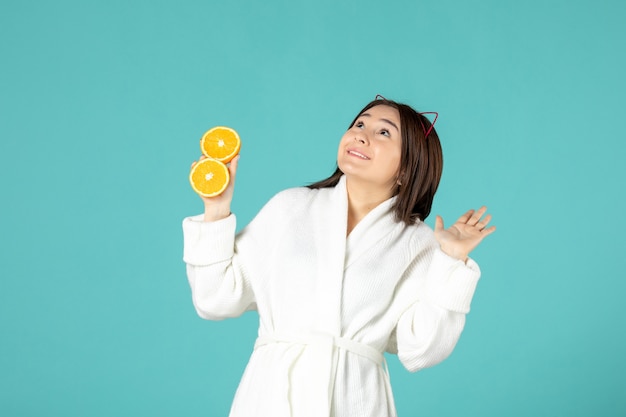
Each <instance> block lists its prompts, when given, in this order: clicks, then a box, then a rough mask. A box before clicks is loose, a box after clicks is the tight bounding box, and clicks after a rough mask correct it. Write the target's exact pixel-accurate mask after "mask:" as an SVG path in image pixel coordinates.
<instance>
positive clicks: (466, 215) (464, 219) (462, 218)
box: [457, 209, 474, 223]
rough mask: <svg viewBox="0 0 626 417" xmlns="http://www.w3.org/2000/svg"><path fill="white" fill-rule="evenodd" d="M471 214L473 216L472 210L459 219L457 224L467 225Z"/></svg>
mask: <svg viewBox="0 0 626 417" xmlns="http://www.w3.org/2000/svg"><path fill="white" fill-rule="evenodd" d="M472 214H474V209H471V210H468V211H467V212H466V213H465V214H463V215H462V216H461V217H459V219H458V220H457V223H467V221H468V220H469V218H470V217H471V216H472Z"/></svg>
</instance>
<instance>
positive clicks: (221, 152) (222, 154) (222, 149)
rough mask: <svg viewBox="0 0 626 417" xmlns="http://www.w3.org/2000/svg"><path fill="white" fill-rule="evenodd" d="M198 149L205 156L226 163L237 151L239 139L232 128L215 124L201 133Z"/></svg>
mask: <svg viewBox="0 0 626 417" xmlns="http://www.w3.org/2000/svg"><path fill="white" fill-rule="evenodd" d="M200 149H201V150H202V153H203V154H204V155H205V156H208V157H209V158H213V159H217V160H218V161H220V162H223V163H225V164H227V163H229V162H230V161H231V160H232V159H233V158H234V157H235V156H237V154H238V153H239V149H241V140H240V139H239V135H238V134H237V132H236V131H235V130H234V129H231V128H230V127H225V126H216V127H214V128H211V129H209V130H207V131H206V132H205V133H204V135H202V139H201V140H200Z"/></svg>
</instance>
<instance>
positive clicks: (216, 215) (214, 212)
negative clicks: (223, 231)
mask: <svg viewBox="0 0 626 417" xmlns="http://www.w3.org/2000/svg"><path fill="white" fill-rule="evenodd" d="M228 216H230V207H213V206H205V207H204V219H203V220H204V221H205V222H216V221H218V220H222V219H225V218H226V217H228Z"/></svg>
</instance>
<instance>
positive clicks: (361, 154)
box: [346, 148, 370, 161]
mask: <svg viewBox="0 0 626 417" xmlns="http://www.w3.org/2000/svg"><path fill="white" fill-rule="evenodd" d="M346 153H347V154H348V155H350V156H353V157H355V158H358V159H361V160H364V161H369V160H370V157H369V156H367V155H366V154H365V153H364V152H363V151H361V150H360V149H357V148H348V149H346Z"/></svg>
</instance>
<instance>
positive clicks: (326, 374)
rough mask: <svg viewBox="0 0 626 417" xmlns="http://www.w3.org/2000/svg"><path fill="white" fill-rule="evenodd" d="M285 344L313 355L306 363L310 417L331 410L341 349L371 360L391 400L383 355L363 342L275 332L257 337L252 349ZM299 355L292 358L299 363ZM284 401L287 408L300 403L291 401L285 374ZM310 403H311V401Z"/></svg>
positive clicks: (324, 336)
mask: <svg viewBox="0 0 626 417" xmlns="http://www.w3.org/2000/svg"><path fill="white" fill-rule="evenodd" d="M273 343H286V344H289V345H294V346H299V345H300V346H302V347H306V349H307V351H308V353H309V354H310V355H312V360H311V361H308V363H309V368H310V369H308V370H307V374H308V375H309V378H308V382H307V391H309V392H310V396H311V397H310V398H309V401H306V403H308V404H309V405H310V406H312V407H314V409H310V410H307V411H308V412H310V413H307V414H308V415H310V416H316V417H317V416H329V415H330V408H331V403H332V398H333V392H334V382H335V378H336V373H337V362H338V359H339V356H338V355H337V350H339V349H342V350H345V351H347V352H350V353H353V354H356V355H359V356H362V357H364V358H367V359H369V360H370V361H372V362H373V363H374V364H375V365H376V366H380V367H381V369H382V371H383V372H384V376H383V378H384V381H385V390H386V393H387V396H388V399H389V400H390V401H393V397H392V394H391V385H390V382H389V372H388V370H387V366H386V362H385V357H384V356H383V354H382V353H381V352H380V351H378V350H377V349H374V348H373V347H371V346H369V345H366V344H364V343H359V342H355V341H354V340H352V339H348V338H345V337H339V336H333V335H331V334H324V333H315V334H302V335H298V334H294V335H292V334H289V335H286V334H284V335H283V334H279V333H275V334H272V335H267V336H259V337H258V338H257V340H256V343H255V345H254V348H255V349H256V348H258V347H261V346H265V345H269V344H273ZM298 358H299V356H298V357H297V358H296V359H294V364H292V365H295V362H297V361H298ZM287 378H288V381H287V384H288V386H287V397H288V398H287V400H288V402H289V405H290V408H291V409H293V404H294V403H297V402H300V403H302V401H301V400H300V399H298V398H292V397H293V395H292V392H291V389H290V386H291V381H290V379H291V375H287ZM311 398H312V399H313V401H310V399H311Z"/></svg>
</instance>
